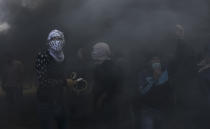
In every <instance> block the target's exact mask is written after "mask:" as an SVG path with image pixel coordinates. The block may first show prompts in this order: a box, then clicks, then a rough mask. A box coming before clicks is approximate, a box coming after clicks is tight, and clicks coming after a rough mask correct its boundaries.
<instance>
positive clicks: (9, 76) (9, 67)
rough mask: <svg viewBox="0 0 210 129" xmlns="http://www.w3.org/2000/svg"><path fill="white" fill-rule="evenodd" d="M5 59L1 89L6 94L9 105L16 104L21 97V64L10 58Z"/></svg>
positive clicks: (22, 72) (22, 70) (22, 69)
mask: <svg viewBox="0 0 210 129" xmlns="http://www.w3.org/2000/svg"><path fill="white" fill-rule="evenodd" d="M7 58H8V61H7V63H6V65H5V67H4V71H3V76H2V89H3V90H4V91H5V92H6V98H7V102H8V103H9V104H18V103H20V100H21V97H22V96H23V77H24V76H23V74H24V68H23V63H22V62H21V61H19V60H17V59H14V58H12V56H8V57H7Z"/></svg>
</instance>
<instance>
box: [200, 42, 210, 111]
mask: <svg viewBox="0 0 210 129" xmlns="http://www.w3.org/2000/svg"><path fill="white" fill-rule="evenodd" d="M198 66H199V67H200V68H199V70H198V73H199V77H200V84H201V87H202V88H203V89H202V91H203V93H205V96H207V97H206V98H207V100H206V103H207V104H208V107H209V106H210V87H209V86H210V45H209V46H208V47H207V52H206V56H205V57H204V59H203V60H202V61H201V62H200V63H199V64H198Z"/></svg>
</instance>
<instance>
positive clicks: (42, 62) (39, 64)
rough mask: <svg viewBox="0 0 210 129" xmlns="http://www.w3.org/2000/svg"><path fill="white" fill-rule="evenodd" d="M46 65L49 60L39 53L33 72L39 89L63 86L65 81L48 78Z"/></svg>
mask: <svg viewBox="0 0 210 129" xmlns="http://www.w3.org/2000/svg"><path fill="white" fill-rule="evenodd" d="M48 65H49V59H48V57H47V55H45V54H42V53H41V52H40V53H39V54H38V56H37V57H36V59H35V72H36V76H37V79H38V83H39V86H41V87H54V86H65V85H66V81H65V79H63V80H62V79H52V78H50V77H49V76H48V74H47V73H48Z"/></svg>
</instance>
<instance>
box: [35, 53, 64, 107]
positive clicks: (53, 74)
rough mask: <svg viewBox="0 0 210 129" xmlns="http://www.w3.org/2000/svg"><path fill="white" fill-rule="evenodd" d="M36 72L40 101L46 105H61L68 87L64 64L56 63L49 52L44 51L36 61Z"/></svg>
mask: <svg viewBox="0 0 210 129" xmlns="http://www.w3.org/2000/svg"><path fill="white" fill-rule="evenodd" d="M35 72H36V75H37V80H38V89H37V96H38V100H39V101H40V102H46V103H61V102H62V100H63V92H64V86H65V85H66V81H65V79H64V78H65V75H64V73H65V71H64V63H58V62H56V61H55V60H54V59H53V57H52V56H51V55H50V54H49V51H48V50H43V51H41V52H39V53H38V55H37V57H36V59H35Z"/></svg>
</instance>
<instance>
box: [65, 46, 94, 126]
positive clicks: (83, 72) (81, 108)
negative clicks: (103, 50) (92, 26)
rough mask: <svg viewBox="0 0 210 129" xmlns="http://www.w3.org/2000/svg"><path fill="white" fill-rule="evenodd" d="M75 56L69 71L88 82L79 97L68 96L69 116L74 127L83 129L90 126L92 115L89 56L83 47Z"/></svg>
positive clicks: (74, 94)
mask: <svg viewBox="0 0 210 129" xmlns="http://www.w3.org/2000/svg"><path fill="white" fill-rule="evenodd" d="M76 54H77V55H76V56H75V57H76V59H74V60H71V61H70V64H71V66H72V67H71V68H70V70H69V71H70V72H76V74H77V75H78V76H80V77H82V78H85V79H86V80H88V88H87V90H86V91H85V92H83V93H80V94H79V95H78V94H77V93H72V94H69V98H70V101H69V104H70V114H71V119H72V121H76V122H75V123H77V125H75V126H77V127H78V126H79V127H81V126H82V127H85V126H88V124H90V122H91V116H92V113H93V94H92V84H91V82H92V78H91V69H90V54H89V53H88V51H87V49H86V48H85V47H83V48H79V49H78V51H77V53H76ZM68 65H69V64H68Z"/></svg>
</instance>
